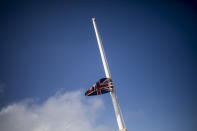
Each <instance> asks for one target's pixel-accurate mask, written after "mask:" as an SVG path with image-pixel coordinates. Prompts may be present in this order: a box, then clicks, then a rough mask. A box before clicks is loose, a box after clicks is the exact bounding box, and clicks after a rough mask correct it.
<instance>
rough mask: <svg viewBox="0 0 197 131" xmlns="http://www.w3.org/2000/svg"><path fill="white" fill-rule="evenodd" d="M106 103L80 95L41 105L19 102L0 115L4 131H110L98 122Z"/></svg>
mask: <svg viewBox="0 0 197 131" xmlns="http://www.w3.org/2000/svg"><path fill="white" fill-rule="evenodd" d="M102 107H103V101H102V100H101V99H100V98H98V97H96V98H93V97H92V98H91V99H87V98H85V97H84V96H83V95H82V94H80V92H79V91H76V92H69V93H64V94H57V95H55V96H53V97H51V98H49V99H48V100H47V101H45V102H44V103H42V104H36V103H33V102H27V101H26V102H25V101H23V102H20V103H15V104H11V105H9V106H7V107H5V108H3V109H2V110H1V111H0V127H1V130H2V131H110V130H112V129H110V128H109V127H107V126H106V125H98V123H99V122H96V121H97V119H98V115H99V114H100V113H101V112H100V111H101V109H102Z"/></svg>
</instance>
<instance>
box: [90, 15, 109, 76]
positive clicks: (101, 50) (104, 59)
mask: <svg viewBox="0 0 197 131" xmlns="http://www.w3.org/2000/svg"><path fill="white" fill-rule="evenodd" d="M92 22H93V25H94V29H95V33H96V38H97V42H98V46H99V50H100V54H101V59H102V61H103V66H104V70H105V75H106V77H107V78H111V74H110V71H109V66H108V63H107V58H106V56H105V51H104V48H103V45H102V42H101V37H100V35H99V32H98V29H97V25H96V19H95V18H92Z"/></svg>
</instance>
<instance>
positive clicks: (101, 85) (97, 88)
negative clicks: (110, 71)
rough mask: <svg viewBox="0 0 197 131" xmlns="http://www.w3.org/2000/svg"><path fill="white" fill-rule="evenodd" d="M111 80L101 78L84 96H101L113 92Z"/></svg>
mask: <svg viewBox="0 0 197 131" xmlns="http://www.w3.org/2000/svg"><path fill="white" fill-rule="evenodd" d="M113 88H114V87H113V83H112V80H111V78H102V79H100V80H99V81H98V82H97V83H96V84H94V85H93V86H92V87H90V88H89V89H88V91H86V93H85V96H93V95H101V94H105V93H108V92H112V91H113Z"/></svg>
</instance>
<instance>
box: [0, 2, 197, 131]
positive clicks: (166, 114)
mask: <svg viewBox="0 0 197 131" xmlns="http://www.w3.org/2000/svg"><path fill="white" fill-rule="evenodd" d="M196 5H197V4H196V3H194V2H192V1H188V2H186V1H171V2H154V1H150V2H145V1H138V2H135V1H134V2H132V1H107V2H106V1H94V2H93V1H91V2H90V1H84V2H80V1H73V2H71V1H70V2H68V1H64V2H63V1H51V2H44V1H43V2H24V1H18V2H12V1H4V2H1V4H0V10H1V11H0V12H1V13H0V19H1V21H0V28H1V32H0V36H1V37H0V108H1V112H3V110H2V109H8V107H9V105H13V104H14V103H15V104H18V103H21V101H25V100H28V99H33V100H34V101H36V102H35V103H36V104H35V103H34V104H35V105H37V106H39V107H40V108H39V109H40V110H41V109H42V110H43V109H45V108H44V107H45V106H43V105H45V104H43V103H47V101H50V98H53V96H54V95H55V94H56V93H57V92H64V93H68V94H69V93H70V92H71V93H70V94H72V92H78V91H79V92H81V94H83V93H84V92H85V91H86V89H88V88H89V87H90V86H91V85H93V84H94V83H95V82H96V81H97V80H98V79H100V78H102V77H104V76H105V74H104V70H103V65H102V61H101V58H100V54H99V50H98V47H97V41H96V36H95V33H94V29H93V25H92V21H91V18H92V17H95V18H96V20H97V26H98V29H99V32H100V35H101V38H102V41H103V46H104V49H105V52H106V56H107V60H108V64H109V68H110V71H111V74H112V78H113V81H114V83H115V88H116V90H117V96H118V99H119V102H120V106H121V108H122V112H123V116H124V118H125V123H126V126H127V128H128V130H135V131H147V130H148V131H156V130H157V131H158V130H160V131H166V130H168V131H185V130H188V131H194V130H195V129H196V128H197V127H196V121H197V120H196V118H197V114H196V110H197V104H196V81H197V79H196V78H197V74H196V73H197V71H196V67H197V64H196V56H197V54H196V48H197V46H196V42H197V39H196V35H197V34H196V29H197V27H196V23H197V17H196V11H197V10H196ZM64 93H63V94H64ZM63 96H64V95H63ZM77 98H78V97H77ZM79 98H80V99H83V102H85V101H86V100H87V101H89V99H94V100H93V102H95V101H96V100H95V99H98V100H101V101H102V102H101V103H103V104H100V106H101V105H102V107H104V109H101V110H99V111H98V112H96V113H98V114H99V116H97V117H93V118H92V119H95V120H97V122H96V124H95V125H102V124H103V125H105V126H106V127H107V128H103V127H102V128H98V130H99V129H106V130H107V129H108V127H110V130H117V124H116V120H115V115H114V111H113V107H112V103H111V100H110V96H109V95H102V96H99V97H97V96H96V97H95V98H92V97H85V96H84V97H83V96H81V95H80V96H79ZM56 100H59V98H58V99H56ZM83 102H82V104H83ZM49 103H50V102H49ZM51 103H52V102H51ZM95 103H99V102H95ZM26 106H27V107H26ZM26 106H25V109H26V108H27V109H26V110H28V109H29V108H28V106H29V105H28V104H27V105H26ZM90 106H91V107H90V109H93V107H92V105H90ZM80 107H81V106H80ZM57 108H58V107H57ZM65 108H66V106H65ZM73 108H74V107H73ZM81 108H84V109H86V110H88V106H87V107H84V106H82V107H81ZM99 109H100V108H99ZM77 110H79V111H80V109H77ZM34 112H36V111H35V110H34ZM87 115H88V114H87ZM0 117H1V115H0ZM16 117H18V116H16ZM5 118H7V116H4V119H3V117H2V119H1V118H0V122H1V125H2V123H4V122H5ZM74 118H75V117H74ZM5 123H6V122H5ZM5 123H4V124H5ZM90 123H91V122H90ZM47 129H48V128H47ZM5 130H6V128H5ZM60 130H61V129H60ZM108 130H109V129H108Z"/></svg>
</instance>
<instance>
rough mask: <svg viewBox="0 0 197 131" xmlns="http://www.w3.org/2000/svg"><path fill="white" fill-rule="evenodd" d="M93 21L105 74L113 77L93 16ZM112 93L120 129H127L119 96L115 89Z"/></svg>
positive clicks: (120, 130)
mask: <svg viewBox="0 0 197 131" xmlns="http://www.w3.org/2000/svg"><path fill="white" fill-rule="evenodd" d="M92 21H93V25H94V30H95V33H96V38H97V42H98V46H99V50H100V54H101V59H102V62H103V66H104V70H105V75H106V77H107V78H111V74H110V71H109V67H108V64H107V59H106V56H105V52H104V48H103V45H102V42H101V38H100V35H99V33H98V29H97V26H96V19H95V18H92ZM110 94H111V98H112V103H113V106H114V110H115V114H116V119H117V123H118V127H119V131H126V126H125V123H124V120H123V116H122V112H121V109H120V106H119V103H118V100H117V97H116V94H115V90H114V91H113V92H110Z"/></svg>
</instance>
